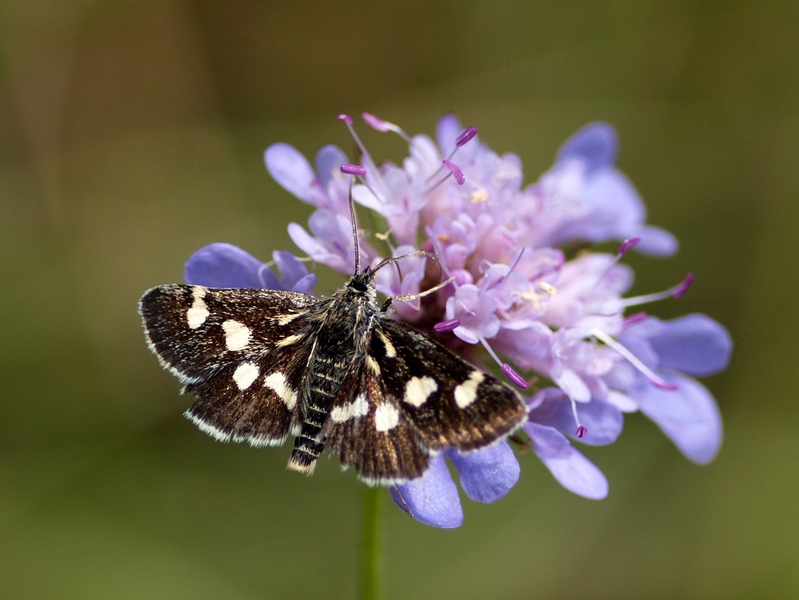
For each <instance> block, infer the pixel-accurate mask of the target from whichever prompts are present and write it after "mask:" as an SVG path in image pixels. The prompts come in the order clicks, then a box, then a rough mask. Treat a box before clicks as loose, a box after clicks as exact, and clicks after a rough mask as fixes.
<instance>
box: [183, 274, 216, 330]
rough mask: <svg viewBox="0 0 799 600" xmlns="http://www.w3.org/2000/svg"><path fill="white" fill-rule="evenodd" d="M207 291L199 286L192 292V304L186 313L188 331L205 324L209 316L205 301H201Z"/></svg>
mask: <svg viewBox="0 0 799 600" xmlns="http://www.w3.org/2000/svg"><path fill="white" fill-rule="evenodd" d="M207 291H208V290H207V289H206V288H204V287H202V286H199V285H198V286H195V287H194V289H193V290H192V293H191V295H192V297H193V298H194V302H193V303H192V305H191V308H190V309H189V310H187V311H186V320H187V321H188V322H189V329H197V328H198V327H199V326H200V325H202V324H203V323H205V320H206V319H207V318H208V315H210V314H211V313H210V312H208V307H207V306H206V305H205V300H203V298H205V293H206V292H207Z"/></svg>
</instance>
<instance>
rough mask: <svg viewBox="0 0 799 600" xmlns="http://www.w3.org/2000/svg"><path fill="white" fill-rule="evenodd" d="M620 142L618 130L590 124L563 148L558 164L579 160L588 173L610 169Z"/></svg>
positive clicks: (608, 126)
mask: <svg viewBox="0 0 799 600" xmlns="http://www.w3.org/2000/svg"><path fill="white" fill-rule="evenodd" d="M618 147H619V142H618V138H617V136H616V130H615V129H613V127H611V126H610V125H608V124H607V123H601V122H596V123H589V124H588V125H585V126H584V127H582V128H580V129H579V130H578V131H577V132H576V133H574V135H572V136H571V137H570V138H569V139H568V140H566V142H565V143H564V144H563V146H561V148H560V150H559V151H558V157H557V162H562V161H565V160H570V159H572V158H578V159H580V160H582V161H583V162H584V163H585V164H586V166H587V167H588V172H589V173H590V172H592V171H595V170H596V169H601V168H603V167H609V166H611V165H612V164H613V163H614V162H615V161H616V153H617V152H618Z"/></svg>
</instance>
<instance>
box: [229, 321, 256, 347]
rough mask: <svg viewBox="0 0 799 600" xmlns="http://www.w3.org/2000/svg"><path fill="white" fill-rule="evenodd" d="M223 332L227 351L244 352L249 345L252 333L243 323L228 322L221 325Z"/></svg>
mask: <svg viewBox="0 0 799 600" xmlns="http://www.w3.org/2000/svg"><path fill="white" fill-rule="evenodd" d="M222 329H224V330H225V345H226V346H227V349H228V350H231V351H234V350H244V349H245V348H246V347H247V344H249V343H250V336H251V335H252V332H251V331H250V328H249V327H247V326H246V325H245V324H244V323H239V322H238V321H232V320H228V321H225V322H224V323H222Z"/></svg>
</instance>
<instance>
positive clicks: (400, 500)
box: [391, 454, 463, 529]
mask: <svg viewBox="0 0 799 600" xmlns="http://www.w3.org/2000/svg"><path fill="white" fill-rule="evenodd" d="M391 497H392V498H393V499H394V502H396V503H397V505H398V506H399V507H400V508H401V509H402V510H404V511H405V512H406V513H408V514H409V515H410V516H411V517H413V518H414V519H416V520H417V521H420V522H421V523H424V524H425V525H432V526H433V527H441V528H442V529H452V528H454V527H460V526H461V525H462V524H463V508H462V507H461V501H460V498H459V497H458V488H457V487H456V486H455V482H454V481H452V477H451V476H450V474H449V469H448V468H447V463H446V461H445V460H444V455H443V454H437V455H436V456H435V457H433V458H432V459H431V460H430V468H429V469H428V470H427V472H426V473H425V474H424V476H423V477H421V478H420V479H415V480H413V481H410V482H408V483H405V484H402V485H396V486H392V487H391Z"/></svg>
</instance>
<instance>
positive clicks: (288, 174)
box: [264, 142, 316, 202]
mask: <svg viewBox="0 0 799 600" xmlns="http://www.w3.org/2000/svg"><path fill="white" fill-rule="evenodd" d="M264 162H265V163H266V169H267V171H269V174H270V175H271V176H272V178H273V179H274V180H275V181H277V182H278V183H279V184H280V185H281V186H282V187H283V188H285V189H286V190H287V191H289V192H291V193H292V194H294V195H295V196H297V198H299V199H300V200H302V201H304V202H310V198H311V185H313V182H314V180H315V179H316V177H315V175H314V172H313V169H312V168H311V165H310V163H309V162H308V161H307V160H306V159H305V157H304V156H303V155H302V154H300V152H299V151H298V150H297V149H296V148H294V146H291V145H290V144H284V143H282V142H279V143H277V144H272V145H271V146H269V148H267V149H266V152H264Z"/></svg>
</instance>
